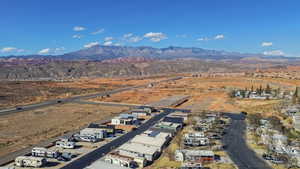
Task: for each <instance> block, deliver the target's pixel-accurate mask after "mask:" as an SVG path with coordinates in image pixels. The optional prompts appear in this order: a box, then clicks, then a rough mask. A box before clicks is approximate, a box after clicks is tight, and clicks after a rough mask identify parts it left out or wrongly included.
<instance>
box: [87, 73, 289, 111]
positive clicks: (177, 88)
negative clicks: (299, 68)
mask: <svg viewBox="0 0 300 169" xmlns="http://www.w3.org/2000/svg"><path fill="white" fill-rule="evenodd" d="M275 81H276V80H274V79H264V80H261V79H253V78H247V77H238V78H237V77H218V78H185V79H183V80H179V81H175V82H168V83H163V84H160V85H157V86H154V87H152V88H146V89H137V90H132V91H127V92H122V93H118V94H116V95H113V96H111V97H109V98H96V99H91V100H92V101H108V102H124V103H136V104H147V103H150V102H154V101H158V100H160V99H161V98H164V97H168V96H173V95H189V96H190V99H189V101H188V102H186V103H184V104H183V105H181V106H180V107H181V108H188V109H192V110H193V111H201V110H215V111H228V112H240V111H246V110H247V111H251V110H252V108H253V107H259V106H261V107H262V106H265V105H274V104H277V103H278V101H261V100H259V101H257V100H239V99H232V98H229V96H228V93H229V91H230V90H231V89H238V88H239V89H244V88H248V89H250V88H251V86H253V87H254V88H258V87H259V86H260V85H262V86H263V87H265V86H266V85H267V84H271V83H272V84H271V87H273V88H276V89H277V88H278V87H282V88H283V87H284V86H288V87H289V89H291V90H292V89H294V88H295V85H294V83H295V82H294V83H292V82H290V81H289V80H287V82H280V83H279V82H275ZM253 110H255V111H258V110H256V109H253Z"/></svg>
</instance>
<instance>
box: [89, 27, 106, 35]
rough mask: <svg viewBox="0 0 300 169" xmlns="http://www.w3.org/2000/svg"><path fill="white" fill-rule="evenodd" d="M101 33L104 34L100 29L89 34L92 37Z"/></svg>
mask: <svg viewBox="0 0 300 169" xmlns="http://www.w3.org/2000/svg"><path fill="white" fill-rule="evenodd" d="M103 32H104V29H103V28H102V29H98V30H96V31H95V32H92V33H91V34H92V35H97V34H101V33H103Z"/></svg>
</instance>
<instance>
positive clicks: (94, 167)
mask: <svg viewBox="0 0 300 169" xmlns="http://www.w3.org/2000/svg"><path fill="white" fill-rule="evenodd" d="M85 169H128V168H126V167H121V166H118V165H114V164H110V163H107V162H104V161H101V160H98V161H96V162H94V163H92V164H91V165H90V166H88V167H86V168H85Z"/></svg>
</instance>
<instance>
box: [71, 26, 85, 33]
mask: <svg viewBox="0 0 300 169" xmlns="http://www.w3.org/2000/svg"><path fill="white" fill-rule="evenodd" d="M85 29H86V28H85V27H83V26H74V28H73V30H74V31H77V32H78V31H84V30H85Z"/></svg>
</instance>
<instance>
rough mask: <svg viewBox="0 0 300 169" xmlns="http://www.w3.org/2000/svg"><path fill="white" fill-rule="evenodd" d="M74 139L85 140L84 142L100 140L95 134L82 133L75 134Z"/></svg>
mask: <svg viewBox="0 0 300 169" xmlns="http://www.w3.org/2000/svg"><path fill="white" fill-rule="evenodd" d="M74 139H75V140H76V141H83V142H92V143H95V142H97V141H99V139H98V138H97V137H96V136H95V135H80V134H75V135H74Z"/></svg>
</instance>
